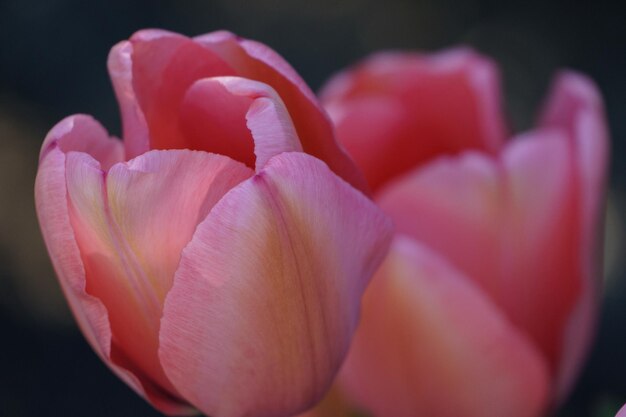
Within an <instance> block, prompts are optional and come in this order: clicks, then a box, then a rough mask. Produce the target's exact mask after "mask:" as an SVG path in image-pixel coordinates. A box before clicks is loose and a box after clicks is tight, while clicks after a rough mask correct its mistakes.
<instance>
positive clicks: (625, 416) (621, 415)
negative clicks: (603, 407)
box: [615, 405, 626, 417]
mask: <svg viewBox="0 0 626 417" xmlns="http://www.w3.org/2000/svg"><path fill="white" fill-rule="evenodd" d="M615 417H626V405H624V406H623V407H622V408H621V409H620V410H619V411H618V412H617V414H616V415H615Z"/></svg>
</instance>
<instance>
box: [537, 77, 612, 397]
mask: <svg viewBox="0 0 626 417" xmlns="http://www.w3.org/2000/svg"><path fill="white" fill-rule="evenodd" d="M541 122H542V125H543V126H547V127H550V128H559V129H563V130H565V131H566V132H567V133H568V135H569V138H570V140H571V144H572V147H573V151H574V154H575V158H576V159H577V162H576V163H577V166H578V172H577V175H578V181H579V193H580V194H579V199H580V201H579V204H580V206H579V210H580V224H581V236H580V247H579V254H580V255H579V258H578V259H580V268H581V271H582V274H581V280H582V281H581V286H582V291H581V293H580V296H579V298H578V301H577V303H576V306H575V309H574V310H573V313H572V314H571V317H570V319H569V320H568V323H567V326H566V328H565V335H564V338H563V345H562V357H561V364H560V366H559V374H558V375H557V390H558V396H559V399H563V397H564V396H565V395H566V394H567V393H568V391H569V390H570V388H571V385H572V383H573V381H574V380H575V378H576V376H577V374H578V372H579V371H580V366H581V364H582V362H583V359H584V357H585V356H586V354H587V352H588V350H589V345H590V343H591V340H592V338H593V332H594V327H595V321H596V318H597V305H598V302H599V297H600V295H599V286H600V284H601V281H602V271H601V265H602V263H601V259H602V256H601V255H602V254H601V248H602V244H601V230H602V227H601V221H602V218H603V215H602V213H603V210H604V202H605V199H604V196H605V188H606V185H605V182H606V173H607V163H608V161H607V160H608V132H607V127H606V126H607V125H606V120H605V117H604V109H603V105H602V99H601V98H600V94H599V93H598V91H597V89H596V87H595V86H594V84H593V82H592V81H591V80H589V79H587V78H586V77H584V76H582V75H579V74H576V73H572V72H565V73H562V74H561V75H559V76H558V77H557V78H556V80H555V82H554V86H553V88H552V93H551V95H550V96H549V99H548V102H547V104H546V107H545V110H544V113H543V115H542V121H541Z"/></svg>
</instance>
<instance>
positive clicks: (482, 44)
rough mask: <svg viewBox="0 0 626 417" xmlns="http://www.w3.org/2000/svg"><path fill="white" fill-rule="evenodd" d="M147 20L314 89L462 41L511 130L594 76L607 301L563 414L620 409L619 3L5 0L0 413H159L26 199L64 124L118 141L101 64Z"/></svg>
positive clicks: (623, 355) (622, 35)
mask: <svg viewBox="0 0 626 417" xmlns="http://www.w3.org/2000/svg"><path fill="white" fill-rule="evenodd" d="M145 27H161V28H166V29H170V30H174V31H178V32H181V33H185V34H188V35H196V34H201V33H203V32H208V31H212V30H216V29H220V28H226V29H230V30H232V31H234V32H236V33H238V34H239V35H242V36H244V37H249V38H254V39H258V40H260V41H262V42H265V43H267V44H269V45H271V46H272V47H273V48H274V49H276V50H277V51H278V52H279V53H281V54H282V55H283V56H284V57H285V58H286V59H287V60H288V61H289V62H291V63H292V65H293V66H294V67H295V68H296V69H297V70H298V71H299V73H300V74H301V75H302V76H303V78H304V79H305V80H306V81H307V82H308V83H309V84H310V85H311V86H312V87H313V88H314V89H317V88H319V87H320V85H321V83H322V82H323V81H324V80H325V79H326V78H327V77H328V76H329V75H330V74H332V73H333V72H334V71H337V70H339V69H340V68H342V67H344V66H346V65H348V64H350V63H352V62H354V61H355V60H357V59H359V58H361V57H363V56H365V55H367V54H368V53H370V52H372V51H374V50H377V49H383V48H386V49H388V48H393V49H398V48H401V49H416V50H436V49H440V48H445V47H448V46H452V45H458V44H469V45H472V46H474V47H475V48H477V49H478V50H480V51H482V52H484V53H487V54H489V55H491V56H493V57H494V58H495V59H496V60H497V61H498V62H499V63H500V64H501V67H502V71H503V75H504V81H505V94H506V98H507V106H508V110H509V114H510V119H511V124H512V126H513V127H514V128H515V129H516V130H520V129H525V128H528V127H529V126H531V123H532V120H533V118H534V112H535V109H536V107H537V105H538V104H539V102H540V100H541V98H542V96H543V94H544V93H545V91H546V88H547V85H548V83H549V81H550V77H551V75H552V74H553V72H554V71H555V70H556V69H557V68H560V67H570V68H574V69H577V70H580V71H582V72H585V73H587V74H589V75H590V76H591V77H592V78H593V79H594V80H596V82H597V83H598V85H599V87H600V90H601V91H602V93H603V95H604V97H605V100H606V107H607V109H608V118H609V125H610V130H611V135H612V139H613V142H612V146H613V156H612V168H611V179H610V200H609V211H608V215H607V229H606V232H607V237H606V259H605V266H606V273H605V275H606V276H605V280H606V287H605V297H604V298H605V304H604V308H603V314H602V320H601V324H600V327H599V335H598V340H597V343H596V346H595V349H594V351H593V354H592V357H591V360H590V361H589V363H588V365H587V367H586V370H585V372H584V374H583V376H582V378H581V379H580V382H579V384H578V385H577V388H576V390H575V392H574V393H573V395H572V396H571V398H570V400H569V402H568V403H567V404H566V405H565V407H564V408H563V410H561V413H560V414H559V416H565V417H579V416H580V417H582V416H592V417H600V416H602V417H604V416H613V415H614V413H615V411H616V410H617V407H618V406H619V405H621V404H622V403H624V402H626V281H625V280H624V279H623V278H624V275H625V272H624V256H623V255H622V253H624V251H625V250H626V248H624V247H623V244H622V241H623V239H622V238H623V235H624V229H625V221H626V219H625V218H624V214H625V213H626V211H625V207H626V194H625V193H624V191H625V190H626V168H625V166H624V164H623V162H624V161H625V160H626V159H625V157H626V154H625V152H626V149H625V146H626V142H624V137H625V135H626V117H625V115H626V113H625V112H626V77H625V75H626V15H625V14H624V13H623V12H622V10H621V8H620V5H619V3H618V2H617V1H614V2H612V1H595V2H593V3H592V2H588V3H584V2H574V1H567V0H563V1H552V2H549V1H531V0H526V1H495V0H494V1H478V0H466V1H458V2H455V1H452V0H415V1H410V0H385V1H376V0H336V1H331V0H317V1H312V0H286V1H278V0H274V1H256V2H253V1H250V0H217V1H208V0H207V1H200V0H190V1H180V0H179V1H176V0H156V1H135V2H132V1H129V0H121V1H120V0H111V1H106V2H105V1H102V2H95V1H93V2H90V1H79V0H40V1H24V0H0V340H1V342H0V346H1V347H0V417H35V416H37V417H39V416H51V417H52V416H63V417H74V416H90V417H99V416H107V417H110V416H114V417H141V416H148V417H149V416H158V415H159V414H158V413H156V412H155V411H153V410H152V409H151V408H150V407H149V406H148V405H147V404H146V403H144V401H143V400H141V399H140V398H139V397H137V396H136V395H135V394H134V393H133V392H132V391H131V390H130V389H128V388H127V387H126V386H125V385H124V384H123V383H122V382H120V381H119V380H118V379H117V378H116V377H115V376H113V374H112V373H110V372H109V371H108V370H107V369H106V368H105V366H104V365H103V364H101V363H100V361H99V360H98V359H97V357H96V355H95V354H94V353H93V352H92V351H91V350H90V348H89V347H88V345H87V343H86V342H85V341H84V340H83V338H82V336H81V334H80V333H79V332H78V330H77V328H76V326H75V325H74V323H73V321H72V319H71V317H70V314H69V312H68V310H67V307H66V304H65V301H64V300H63V299H62V297H61V294H60V290H59V287H58V284H57V281H56V278H55V276H54V274H53V272H52V270H51V267H50V264H49V261H48V258H47V254H46V253H45V250H44V247H43V244H42V241H41V237H40V233H39V229H38V226H37V222H36V217H35V211H34V207H33V197H32V189H33V182H34V178H35V173H36V167H37V165H36V164H37V156H38V152H39V146H40V144H41V142H42V140H43V138H44V136H45V134H46V132H47V130H48V129H49V128H50V127H52V125H53V124H54V123H56V122H57V121H59V120H60V119H61V118H63V117H65V116H67V115H69V114H72V113H89V114H93V115H94V116H95V117H96V118H97V119H99V120H100V121H102V122H103V124H104V125H105V126H107V127H108V129H109V130H110V132H112V133H113V134H116V135H119V133H120V122H119V116H118V109H117V104H116V102H115V99H114V96H113V92H112V89H111V86H110V83H109V79H108V75H107V72H106V65H105V63H106V57H107V54H108V51H109V49H110V48H111V46H113V45H114V44H115V43H117V42H118V41H120V40H122V39H125V38H128V37H129V36H130V35H131V34H132V33H133V32H134V31H136V30H137V29H140V28H145ZM503 417H504V416H503Z"/></svg>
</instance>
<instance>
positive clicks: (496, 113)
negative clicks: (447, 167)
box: [321, 49, 506, 190]
mask: <svg viewBox="0 0 626 417" xmlns="http://www.w3.org/2000/svg"><path fill="white" fill-rule="evenodd" d="M321 97H322V102H323V103H324V106H325V107H326V109H327V110H328V112H329V113H330V115H331V117H332V118H333V121H334V122H335V126H336V129H337V137H338V138H339V141H340V142H341V143H342V144H343V145H344V146H345V147H346V149H347V150H348V153H349V154H350V155H351V156H352V157H353V158H354V160H355V161H356V163H357V165H358V166H359V167H360V168H361V169H362V170H363V171H364V172H365V176H366V178H367V180H368V182H369V184H370V186H371V187H372V188H373V189H374V190H376V189H378V188H379V187H380V186H381V185H383V184H384V183H386V182H388V181H390V180H391V179H393V178H394V177H396V176H398V175H400V174H402V173H404V172H406V171H408V170H409V169H411V168H415V167H416V166H418V165H420V164H422V163H425V162H427V161H428V160H430V159H431V158H433V157H436V156H439V155H442V154H452V153H457V152H459V151H463V150H466V149H480V150H484V151H486V152H491V153H494V152H496V151H497V150H498V149H499V148H500V147H501V146H502V143H503V140H504V138H505V135H506V131H505V128H504V122H503V117H502V114H501V110H500V108H501V104H500V87H499V75H498V71H497V69H496V66H495V65H494V64H493V63H492V62H491V61H490V60H488V59H487V58H484V57H482V56H480V55H478V54H476V53H474V52H472V51H470V50H468V49H456V50H450V51H446V52H443V53H439V54H434V55H418V54H410V53H380V54H377V55H374V56H372V57H370V58H369V59H367V60H366V61H365V62H363V63H362V64H360V65H358V66H356V67H355V68H354V69H352V70H348V71H346V72H343V73H341V74H339V75H338V76H336V77H335V78H333V79H331V81H330V82H329V83H328V85H327V86H326V87H325V88H324V89H323V90H322V93H321Z"/></svg>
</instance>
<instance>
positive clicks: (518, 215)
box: [321, 49, 608, 417]
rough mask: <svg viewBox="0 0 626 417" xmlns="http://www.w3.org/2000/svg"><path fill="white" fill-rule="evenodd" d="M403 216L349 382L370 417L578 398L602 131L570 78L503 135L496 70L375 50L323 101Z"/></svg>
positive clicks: (468, 58)
mask: <svg viewBox="0 0 626 417" xmlns="http://www.w3.org/2000/svg"><path fill="white" fill-rule="evenodd" d="M321 97H322V102H323V104H324V105H325V107H326V109H327V110H328V111H329V114H330V115H331V118H332V119H333V121H334V123H335V126H336V130H337V135H338V138H339V140H340V142H342V143H343V145H344V146H345V147H346V149H347V150H348V152H349V153H350V154H351V155H352V157H353V158H354V160H355V162H356V163H357V165H359V167H360V168H361V169H362V170H363V172H364V174H365V176H366V178H367V180H368V181H369V184H370V186H371V187H372V189H373V190H374V199H375V201H376V202H377V203H378V204H379V205H380V206H381V208H382V209H383V210H384V211H385V212H386V213H387V214H388V215H390V217H391V218H392V219H393V220H394V222H395V225H396V228H397V233H396V237H395V238H394V242H393V243H392V248H391V251H390V254H389V256H388V258H387V259H386V261H385V262H384V264H383V266H382V267H381V269H380V270H379V271H378V272H377V274H376V275H375V277H374V279H373V280H372V283H371V284H370V286H369V287H368V289H367V291H366V293H365V297H364V300H363V312H362V318H361V323H360V325H359V328H358V330H357V334H356V336H355V339H354V341H353V345H352V347H351V350H350V353H349V355H348V358H347V359H346V363H345V365H344V367H343V368H342V371H341V373H340V378H339V381H340V387H341V389H342V391H343V392H344V394H345V395H346V396H347V397H348V398H349V399H350V400H351V401H352V402H353V403H354V404H355V405H356V406H358V407H360V408H362V409H365V410H367V411H369V412H370V413H371V414H373V415H374V416H377V417H403V416H428V417H447V416H455V417H458V416H463V417H474V416H476V417H479V416H480V417H490V416H493V417H500V416H507V417H532V416H540V415H543V414H544V413H546V412H548V411H549V410H551V409H553V408H554V407H555V406H557V405H558V404H559V402H561V401H562V400H563V399H564V397H565V396H566V395H567V393H568V392H569V391H570V389H571V387H572V384H573V382H574V380H575V378H576V376H577V374H578V372H579V370H580V367H581V364H582V362H583V360H584V358H585V355H586V353H587V351H588V349H589V345H590V342H591V340H592V336H593V330H594V325H595V319H596V315H597V314H596V313H597V307H598V305H597V304H598V292H599V291H598V290H599V288H598V287H599V284H600V279H601V273H600V268H599V257H600V251H599V249H600V245H599V239H598V238H599V233H598V232H599V226H600V220H601V217H602V215H601V213H602V208H603V201H602V198H603V195H604V180H605V175H606V164H607V153H608V144H607V141H608V139H607V129H606V124H605V120H604V116H603V107H602V103H601V98H600V96H599V94H598V92H597V90H596V88H595V87H594V85H593V83H592V82H591V81H590V80H589V79H587V78H586V77H584V76H582V75H580V74H577V73H574V72H567V71H566V72H562V73H560V74H559V75H558V76H557V77H556V79H555V81H554V84H553V87H552V91H551V93H550V95H549V98H548V100H547V102H546V104H545V106H544V108H543V112H542V114H541V117H540V119H539V123H538V124H537V126H536V127H535V128H533V129H532V130H531V131H529V132H526V133H522V134H519V135H516V136H515V137H513V138H512V139H511V140H508V141H507V140H506V138H507V136H508V135H509V134H508V132H507V128H506V124H505V122H504V117H503V116H502V114H501V112H500V111H501V110H500V109H501V107H502V106H501V102H500V101H501V99H500V89H499V77H498V73H497V68H496V66H495V65H494V64H493V63H492V62H491V61H490V60H489V59H487V58H484V57H482V56H480V55H478V54H477V53H475V52H472V51H470V50H467V49H456V50H450V51H445V52H443V53H438V54H435V55H418V54H412V53H380V54H377V55H375V56H373V57H371V58H369V59H366V60H365V62H363V63H361V64H358V65H357V66H355V67H354V68H351V69H349V70H347V71H345V72H343V73H341V74H339V75H338V76H336V77H335V78H333V79H332V80H331V81H330V82H329V84H328V85H327V86H326V87H325V88H324V89H323V90H322V93H321Z"/></svg>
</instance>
